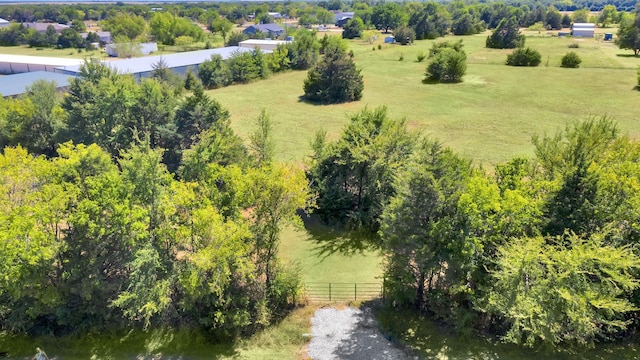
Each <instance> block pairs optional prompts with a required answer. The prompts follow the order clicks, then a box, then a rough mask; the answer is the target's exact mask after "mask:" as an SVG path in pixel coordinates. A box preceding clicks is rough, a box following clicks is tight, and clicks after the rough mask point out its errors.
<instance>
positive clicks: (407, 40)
mask: <svg viewBox="0 0 640 360" xmlns="http://www.w3.org/2000/svg"><path fill="white" fill-rule="evenodd" d="M393 37H394V38H395V39H396V42H397V43H399V44H400V45H407V44H412V43H413V42H414V41H415V40H416V32H415V31H413V29H412V28H410V27H407V26H400V27H398V28H396V29H395V30H393Z"/></svg>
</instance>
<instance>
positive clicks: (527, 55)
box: [507, 48, 542, 66]
mask: <svg viewBox="0 0 640 360" xmlns="http://www.w3.org/2000/svg"><path fill="white" fill-rule="evenodd" d="M540 61H542V56H541V55H540V53H539V52H538V51H537V50H534V49H532V48H524V49H523V48H517V49H515V50H514V51H513V52H512V53H511V54H509V55H508V56H507V65H510V66H538V65H540Z"/></svg>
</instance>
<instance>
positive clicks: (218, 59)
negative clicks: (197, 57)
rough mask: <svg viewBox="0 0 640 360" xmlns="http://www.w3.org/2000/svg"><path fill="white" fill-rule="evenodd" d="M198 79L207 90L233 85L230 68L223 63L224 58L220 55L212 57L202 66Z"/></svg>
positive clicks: (199, 68) (199, 69)
mask: <svg viewBox="0 0 640 360" xmlns="http://www.w3.org/2000/svg"><path fill="white" fill-rule="evenodd" d="M198 77H199V78H200V80H201V81H202V84H203V85H204V87H206V88H207V89H217V88H220V87H223V86H227V85H229V84H230V83H231V73H230V71H229V68H228V67H227V64H226V63H224V62H223V61H222V56H220V55H218V54H214V55H211V59H209V60H205V61H204V62H203V63H202V64H200V66H199V67H198Z"/></svg>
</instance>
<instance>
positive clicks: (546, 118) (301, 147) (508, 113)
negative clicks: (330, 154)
mask: <svg viewBox="0 0 640 360" xmlns="http://www.w3.org/2000/svg"><path fill="white" fill-rule="evenodd" d="M487 34H488V33H486V34H481V35H476V36H460V37H447V38H444V39H436V40H423V41H417V42H416V43H415V44H414V45H410V46H400V45H392V44H383V43H382V39H383V38H384V34H383V35H382V36H381V37H380V38H379V39H378V40H377V41H376V43H375V44H373V45H371V44H368V43H365V42H363V41H361V40H353V41H351V42H350V48H351V49H352V50H353V52H354V54H355V60H356V64H357V66H358V67H359V68H360V69H362V74H363V75H364V81H365V89H364V96H363V99H362V100H361V101H359V102H354V103H347V104H338V105H313V104H308V103H305V102H301V101H300V99H299V96H300V95H302V93H303V91H302V83H303V81H304V79H305V77H306V71H299V72H288V73H284V74H281V75H276V76H272V77H271V78H269V79H267V80H262V81H257V82H254V83H250V84H246V85H238V86H231V87H227V88H223V89H217V90H212V91H210V92H209V93H210V95H211V96H212V97H214V98H215V99H217V100H218V101H220V102H221V103H222V105H223V106H225V107H226V108H228V109H229V110H230V111H231V116H232V124H233V127H234V129H235V130H236V131H237V132H238V133H239V134H240V135H241V136H243V137H246V135H247V134H248V133H249V132H251V131H252V129H253V127H254V124H255V119H256V118H257V116H258V114H259V112H260V110H261V109H262V108H264V109H266V111H267V112H268V114H269V115H271V118H272V122H273V123H274V128H275V129H274V133H275V138H276V141H277V147H276V152H277V156H278V157H279V158H280V159H281V160H287V161H303V160H304V158H305V157H306V156H307V155H309V153H310V147H309V142H310V140H311V138H312V137H313V134H314V133H315V131H316V130H318V129H321V128H322V129H325V130H326V131H327V132H328V134H329V137H330V138H335V137H337V136H339V134H340V131H341V128H342V126H343V125H344V124H346V122H347V121H348V114H350V113H354V112H357V111H359V110H360V109H362V108H363V107H365V106H369V107H376V106H380V105H386V106H387V107H388V112H389V115H390V116H391V117H392V118H406V120H407V123H408V124H409V126H410V127H411V128H413V129H416V130H419V131H422V132H423V133H424V134H425V135H428V136H431V137H433V138H437V139H439V140H440V141H442V142H443V143H444V144H446V145H448V146H450V147H452V148H453V149H454V150H456V151H458V152H460V153H461V154H463V155H464V156H466V157H468V158H471V159H473V160H474V161H475V162H476V163H477V164H484V165H485V166H487V165H488V166H492V165H495V164H496V163H499V162H502V161H506V160H508V159H510V158H511V157H513V156H515V155H532V153H533V147H532V145H531V137H532V136H533V135H534V134H543V133H545V132H555V131H556V130H558V129H559V128H562V127H564V126H565V125H566V124H567V123H568V122H571V121H575V120H581V119H585V118H588V117H590V116H603V115H606V116H609V117H612V118H615V119H616V120H617V121H618V124H619V126H620V128H621V129H622V131H623V132H628V133H629V134H631V135H632V136H634V137H637V136H639V135H640V128H639V127H638V121H639V120H640V119H639V118H638V115H637V107H638V104H640V92H638V91H634V90H633V87H634V86H635V81H636V68H637V67H638V65H640V58H635V57H633V56H631V55H632V53H631V52H630V51H624V50H619V49H618V48H617V47H616V46H615V45H614V44H613V43H611V42H602V41H598V40H596V39H576V38H559V37H551V36H546V33H542V34H540V35H536V36H529V37H528V38H527V41H526V46H530V47H532V48H534V49H536V50H538V51H540V53H541V54H542V63H541V65H540V66H538V67H535V68H522V67H510V66H506V65H504V61H505V59H506V56H507V54H509V53H510V52H511V51H512V50H495V49H486V48H485V47H484V44H485V39H486V36H487ZM459 39H462V40H463V41H464V44H465V50H466V52H467V56H468V65H467V75H466V76H465V77H464V81H463V82H462V83H459V84H432V85H426V84H423V83H422V79H423V78H424V71H425V68H426V65H427V61H428V60H425V61H423V62H422V63H418V62H417V55H418V54H419V53H420V52H422V53H425V54H426V53H428V51H429V48H430V47H431V44H432V43H433V42H434V41H444V40H451V41H457V40H459ZM574 43H578V44H579V45H578V46H579V47H578V48H569V45H571V44H574ZM378 44H380V45H381V49H378V47H377V46H378ZM373 48H375V50H373ZM569 51H575V52H577V53H578V54H579V56H580V57H581V58H582V61H583V62H582V65H581V67H580V68H578V69H564V68H560V67H559V65H560V59H561V57H562V56H563V55H564V54H565V53H567V52H569ZM401 56H402V57H403V58H404V59H403V60H402V61H399V59H400V57H401Z"/></svg>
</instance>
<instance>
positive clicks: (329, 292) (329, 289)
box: [329, 283, 331, 301]
mask: <svg viewBox="0 0 640 360" xmlns="http://www.w3.org/2000/svg"><path fill="white" fill-rule="evenodd" d="M329 301H331V283H329Z"/></svg>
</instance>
